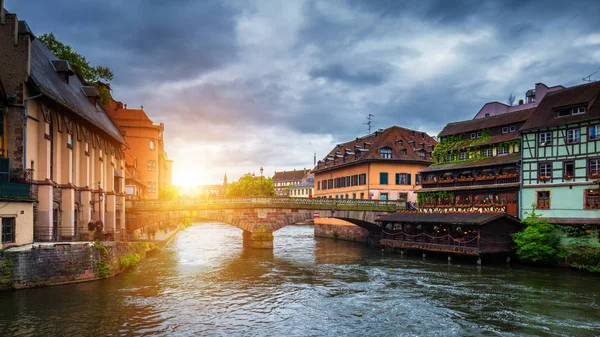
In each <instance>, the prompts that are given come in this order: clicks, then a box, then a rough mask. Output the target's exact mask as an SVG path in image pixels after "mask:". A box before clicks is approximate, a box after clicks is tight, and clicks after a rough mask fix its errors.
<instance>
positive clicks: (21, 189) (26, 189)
mask: <svg viewBox="0 0 600 337" xmlns="http://www.w3.org/2000/svg"><path fill="white" fill-rule="evenodd" d="M0 199H31V184H25V183H8V182H0Z"/></svg>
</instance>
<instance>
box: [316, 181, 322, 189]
mask: <svg viewBox="0 0 600 337" xmlns="http://www.w3.org/2000/svg"><path fill="white" fill-rule="evenodd" d="M320 189H321V182H320V181H317V191H318V190H320Z"/></svg>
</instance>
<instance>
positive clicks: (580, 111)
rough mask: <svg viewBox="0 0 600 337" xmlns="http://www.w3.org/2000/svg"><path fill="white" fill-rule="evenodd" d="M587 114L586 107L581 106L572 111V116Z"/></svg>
mask: <svg viewBox="0 0 600 337" xmlns="http://www.w3.org/2000/svg"><path fill="white" fill-rule="evenodd" d="M584 113H585V107H584V106H580V107H578V108H573V109H571V114H572V115H581V114H584Z"/></svg>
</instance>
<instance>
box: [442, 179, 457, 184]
mask: <svg viewBox="0 0 600 337" xmlns="http://www.w3.org/2000/svg"><path fill="white" fill-rule="evenodd" d="M453 182H454V179H441V180H440V184H448V183H453Z"/></svg>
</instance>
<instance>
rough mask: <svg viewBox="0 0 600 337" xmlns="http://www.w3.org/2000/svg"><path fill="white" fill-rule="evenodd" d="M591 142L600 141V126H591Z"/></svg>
mask: <svg viewBox="0 0 600 337" xmlns="http://www.w3.org/2000/svg"><path fill="white" fill-rule="evenodd" d="M589 138H590V140H592V139H600V125H594V126H590V137H589Z"/></svg>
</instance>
